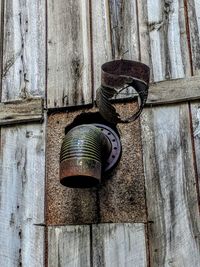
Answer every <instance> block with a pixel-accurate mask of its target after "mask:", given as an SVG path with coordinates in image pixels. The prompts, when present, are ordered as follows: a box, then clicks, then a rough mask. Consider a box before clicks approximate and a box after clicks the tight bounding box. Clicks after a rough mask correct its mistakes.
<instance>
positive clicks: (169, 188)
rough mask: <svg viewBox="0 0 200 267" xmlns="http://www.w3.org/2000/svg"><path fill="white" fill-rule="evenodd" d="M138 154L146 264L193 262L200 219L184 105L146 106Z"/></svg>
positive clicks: (198, 258) (197, 259)
mask: <svg viewBox="0 0 200 267" xmlns="http://www.w3.org/2000/svg"><path fill="white" fill-rule="evenodd" d="M141 125H142V136H143V155H144V156H143V157H144V167H145V178H146V198H147V207H148V218H149V220H150V221H151V222H152V223H151V224H150V227H149V238H150V256H151V257H150V258H151V264H152V266H155V267H156V266H158V267H160V266H192V267H193V266H199V262H200V253H199V252H200V240H199V237H200V220H199V219H200V218H199V211H198V203H197V192H196V185H195V183H196V180H195V172H194V161H193V160H194V159H193V154H192V144H191V130H190V118H189V110H188V106H187V105H185V104H183V105H179V106H173V107H165V108H160V107H157V108H154V109H146V110H145V112H144V113H143V115H142V123H141Z"/></svg>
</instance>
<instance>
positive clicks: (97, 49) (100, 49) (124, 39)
mask: <svg viewBox="0 0 200 267" xmlns="http://www.w3.org/2000/svg"><path fill="white" fill-rule="evenodd" d="M92 37H93V38H92V44H93V70H94V94H95V92H96V89H97V88H98V87H99V86H100V84H101V65H102V64H103V63H105V62H106V61H109V60H111V59H119V58H121V57H123V58H124V59H131V60H138V59H139V40H138V25H137V5H136V1H135V0H133V1H132V0H128V1H122V0H120V1H118V0H111V1H108V0H100V1H95V0H92ZM125 52H126V53H125ZM124 53H125V54H124ZM123 54H124V55H123ZM118 97H120V96H118ZM120 98H121V97H120Z"/></svg>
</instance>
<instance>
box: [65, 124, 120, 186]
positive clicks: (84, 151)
mask: <svg viewBox="0 0 200 267" xmlns="http://www.w3.org/2000/svg"><path fill="white" fill-rule="evenodd" d="M120 156H121V143H120V140H119V137H118V135H117V134H116V133H115V132H114V131H113V130H112V129H111V128H110V127H108V126H105V125H102V124H93V125H92V124H87V125H86V124H83V125H80V126H76V127H74V128H73V129H71V130H70V131H69V132H68V133H67V134H66V136H65V138H64V140H63V143H62V147H61V153H60V182H61V184H63V185H65V186H68V187H74V188H88V187H93V186H97V185H98V184H99V183H100V181H101V175H102V172H104V171H109V170H110V169H112V168H113V167H114V166H115V165H116V164H117V163H118V161H119V159H120Z"/></svg>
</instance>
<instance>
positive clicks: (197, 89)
mask: <svg viewBox="0 0 200 267" xmlns="http://www.w3.org/2000/svg"><path fill="white" fill-rule="evenodd" d="M195 99H200V77H199V76H194V77H189V78H184V79H175V80H170V81H162V82H159V83H153V84H150V88H149V95H148V99H147V104H150V105H153V104H169V103H177V102H182V101H187V100H195Z"/></svg>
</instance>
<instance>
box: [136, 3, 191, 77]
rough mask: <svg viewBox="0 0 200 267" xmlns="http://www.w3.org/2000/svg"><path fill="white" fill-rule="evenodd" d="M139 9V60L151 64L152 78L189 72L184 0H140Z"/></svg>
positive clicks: (175, 75) (181, 75) (178, 75)
mask: <svg viewBox="0 0 200 267" xmlns="http://www.w3.org/2000/svg"><path fill="white" fill-rule="evenodd" d="M138 10H139V13H138V21H139V32H140V44H141V59H142V60H143V58H144V62H145V63H147V64H149V65H150V66H151V65H152V73H153V75H152V76H153V77H152V78H153V80H154V81H161V80H165V79H170V78H182V77H184V76H185V75H186V76H188V75H190V60H189V51H188V44H187V36H186V28H185V18H184V1H183V0H175V1H161V0H156V1H155V0H146V1H145V0H143V1H138ZM146 24H147V27H146ZM146 31H147V32H146ZM147 35H149V40H148V37H147ZM149 44H150V49H149V48H148V46H149ZM148 52H149V53H148ZM148 54H149V60H148ZM148 61H149V63H148Z"/></svg>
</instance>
